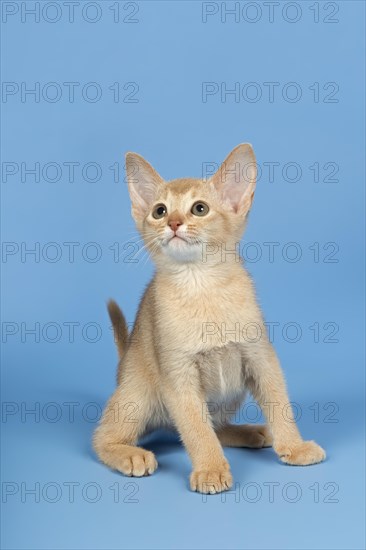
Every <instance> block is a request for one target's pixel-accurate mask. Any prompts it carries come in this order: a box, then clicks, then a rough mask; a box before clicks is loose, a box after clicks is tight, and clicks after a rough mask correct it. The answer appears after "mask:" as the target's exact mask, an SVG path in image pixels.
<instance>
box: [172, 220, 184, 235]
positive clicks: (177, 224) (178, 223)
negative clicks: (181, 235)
mask: <svg viewBox="0 0 366 550" xmlns="http://www.w3.org/2000/svg"><path fill="white" fill-rule="evenodd" d="M180 225H182V222H179V221H177V220H171V221H170V222H169V227H170V229H172V230H173V231H174V233H175V232H176V231H177V229H178V227H179V226H180Z"/></svg>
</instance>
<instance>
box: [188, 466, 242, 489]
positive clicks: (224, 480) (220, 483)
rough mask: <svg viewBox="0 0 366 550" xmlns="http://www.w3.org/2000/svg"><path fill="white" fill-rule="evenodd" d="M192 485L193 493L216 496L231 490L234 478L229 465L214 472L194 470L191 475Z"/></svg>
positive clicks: (213, 470)
mask: <svg viewBox="0 0 366 550" xmlns="http://www.w3.org/2000/svg"><path fill="white" fill-rule="evenodd" d="M190 484H191V489H192V491H197V492H198V493H205V494H210V495H214V494H215V493H222V491H227V490H228V489H230V487H232V484H233V478H232V475H231V473H230V468H229V465H225V466H223V467H219V468H217V467H215V468H213V469H212V470H211V469H207V470H194V471H193V472H192V473H191V478H190Z"/></svg>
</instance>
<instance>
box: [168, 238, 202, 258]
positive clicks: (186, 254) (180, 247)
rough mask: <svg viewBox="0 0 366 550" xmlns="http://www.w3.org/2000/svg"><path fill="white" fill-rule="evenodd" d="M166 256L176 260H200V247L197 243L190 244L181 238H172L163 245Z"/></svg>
mask: <svg viewBox="0 0 366 550" xmlns="http://www.w3.org/2000/svg"><path fill="white" fill-rule="evenodd" d="M164 252H165V254H166V255H167V256H169V257H170V258H172V259H173V260H175V261H177V262H197V261H202V247H201V245H200V244H199V243H195V244H190V243H187V242H186V241H184V240H183V239H172V240H171V241H169V243H168V244H167V245H166V246H165V247H164Z"/></svg>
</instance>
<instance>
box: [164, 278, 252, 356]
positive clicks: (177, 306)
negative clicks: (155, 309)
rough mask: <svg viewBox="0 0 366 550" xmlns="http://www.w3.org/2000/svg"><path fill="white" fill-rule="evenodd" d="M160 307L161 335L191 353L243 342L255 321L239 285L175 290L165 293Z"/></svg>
mask: <svg viewBox="0 0 366 550" xmlns="http://www.w3.org/2000/svg"><path fill="white" fill-rule="evenodd" d="M160 306H161V317H160V321H159V324H160V327H161V329H162V334H164V335H166V337H167V338H168V339H169V341H171V342H173V341H174V342H175V343H176V344H177V345H179V347H180V349H182V350H184V351H186V352H187V353H190V354H192V353H199V352H205V351H209V350H211V349H213V348H223V347H225V346H226V345H227V344H229V343H236V344H240V343H243V341H244V340H245V338H246V335H247V334H246V333H247V331H248V330H252V329H251V328H250V327H251V324H253V323H254V324H255V322H256V321H255V320H254V318H255V312H253V308H252V307H251V304H250V301H249V300H246V297H245V293H244V290H243V289H242V288H240V286H239V285H231V287H230V286H228V287H227V288H223V287H222V286H221V285H217V286H216V287H215V285H211V286H209V285H207V286H206V287H202V288H195V287H193V288H188V289H176V290H175V291H170V292H167V293H166V294H165V295H164V298H163V299H162V300H161V302H160ZM252 328H253V327H252Z"/></svg>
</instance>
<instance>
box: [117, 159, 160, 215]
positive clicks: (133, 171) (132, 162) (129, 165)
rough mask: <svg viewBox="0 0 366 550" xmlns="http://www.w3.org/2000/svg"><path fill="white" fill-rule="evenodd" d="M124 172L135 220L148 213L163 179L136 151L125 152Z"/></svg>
mask: <svg viewBox="0 0 366 550" xmlns="http://www.w3.org/2000/svg"><path fill="white" fill-rule="evenodd" d="M126 173H127V183H128V189H129V192H130V197H131V202H132V215H133V217H134V218H135V220H140V219H142V218H144V217H145V216H146V214H147V213H148V211H149V209H150V207H151V206H152V204H153V202H154V200H155V197H156V194H157V191H158V188H159V187H160V185H161V184H163V183H164V180H163V179H162V178H161V177H160V176H159V174H158V173H157V172H156V171H155V170H154V168H153V167H152V166H151V164H149V163H148V162H147V160H145V159H144V158H143V157H141V156H140V155H138V154H137V153H127V155H126Z"/></svg>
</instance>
